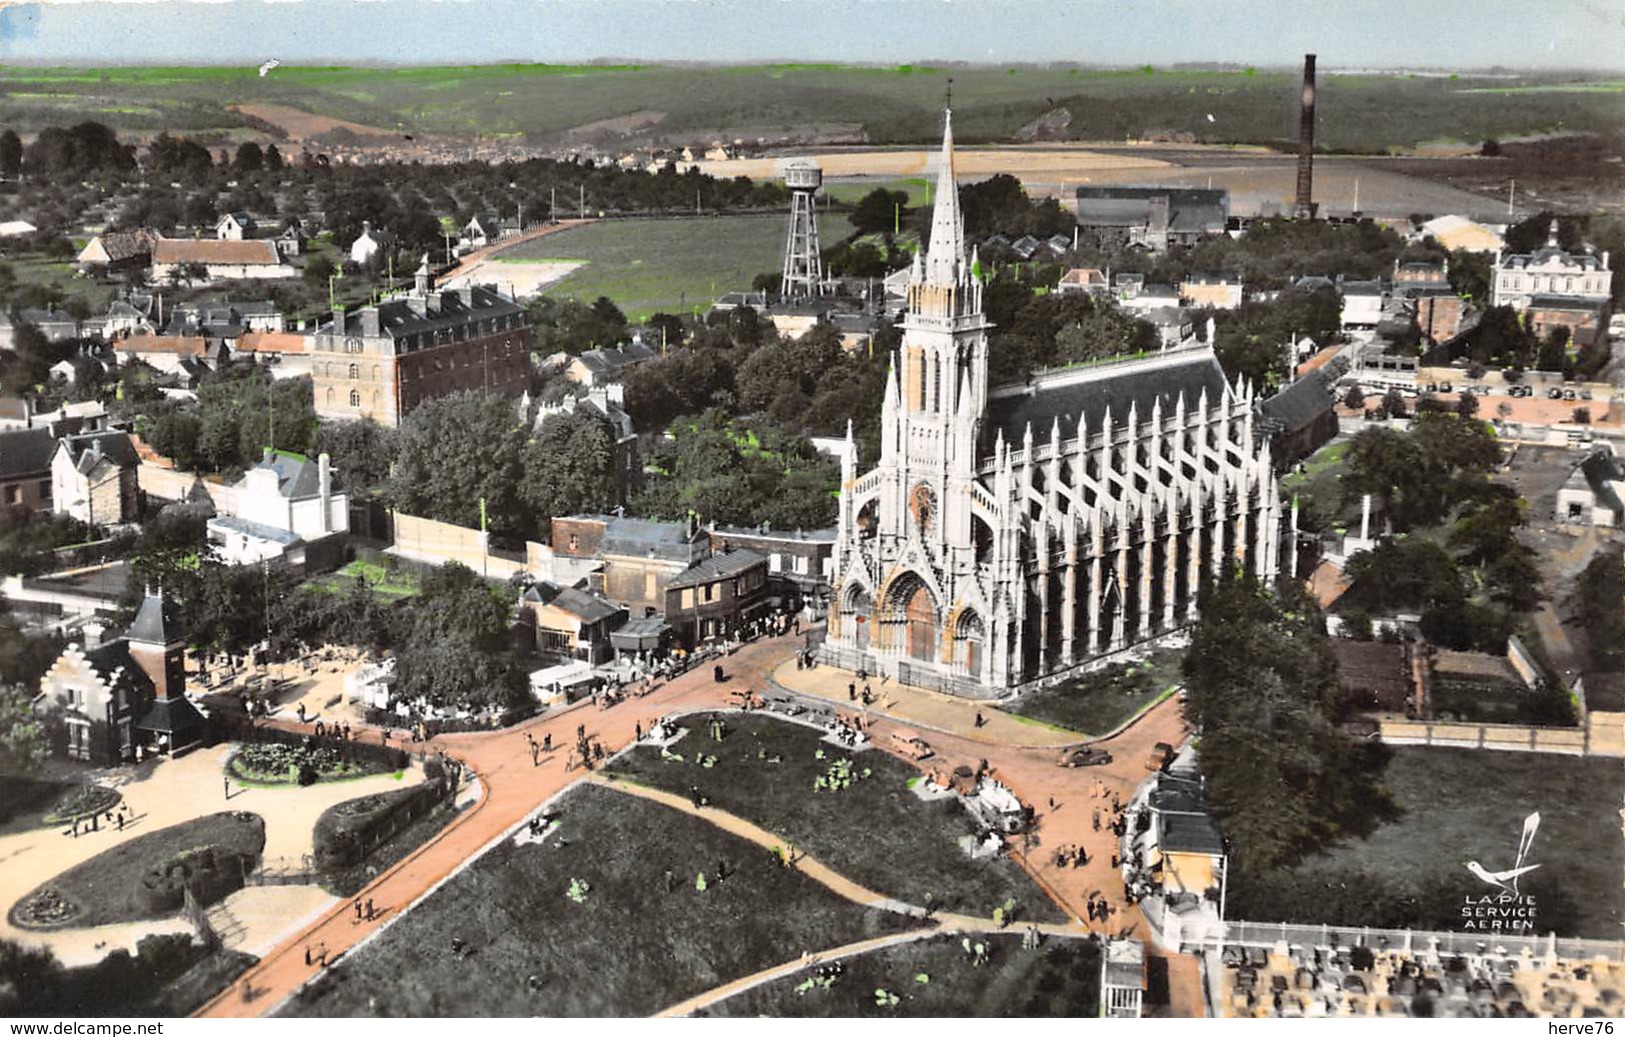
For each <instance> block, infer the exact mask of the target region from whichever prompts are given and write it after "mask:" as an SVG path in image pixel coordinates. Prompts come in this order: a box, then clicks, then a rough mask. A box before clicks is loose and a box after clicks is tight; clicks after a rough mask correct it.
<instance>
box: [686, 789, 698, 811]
mask: <svg viewBox="0 0 1625 1037" xmlns="http://www.w3.org/2000/svg"><path fill="white" fill-rule="evenodd" d="M688 798H689V802H691V803H693V804H694V809H696V810H698V809H699V808H700V787H699V786H698V785H690V786H689V787H688Z"/></svg>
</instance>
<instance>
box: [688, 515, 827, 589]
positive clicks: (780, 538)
mask: <svg viewBox="0 0 1625 1037" xmlns="http://www.w3.org/2000/svg"><path fill="white" fill-rule="evenodd" d="M709 532H710V535H711V553H712V554H722V553H726V552H728V551H739V550H748V551H755V552H756V553H757V554H760V555H765V556H767V579H768V594H769V598H770V600H771V601H772V603H773V604H774V605H777V606H779V607H782V608H788V609H799V608H801V607H802V606H803V605H812V606H814V607H821V606H823V604H824V603H826V602H828V601H829V597H830V594H831V593H832V589H831V587H830V579H831V577H833V576H834V574H835V557H834V555H835V533H836V531H835V530H833V529H773V528H771V527H769V526H767V525H765V524H764V525H761V526H719V525H715V524H712V526H711V527H710V530H709Z"/></svg>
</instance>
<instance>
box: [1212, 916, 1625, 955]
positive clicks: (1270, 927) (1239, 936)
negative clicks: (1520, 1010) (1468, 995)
mask: <svg viewBox="0 0 1625 1037" xmlns="http://www.w3.org/2000/svg"><path fill="white" fill-rule="evenodd" d="M1224 933H1225V935H1224V942H1225V943H1226V944H1234V945H1240V946H1245V947H1273V946H1275V945H1276V944H1278V943H1285V944H1287V946H1289V947H1290V946H1294V945H1296V946H1301V947H1369V948H1372V949H1373V950H1398V949H1400V948H1409V949H1410V951H1411V952H1412V953H1413V954H1423V953H1431V952H1436V953H1438V954H1447V955H1457V954H1462V955H1467V954H1475V955H1483V954H1494V955H1497V956H1506V957H1511V956H1515V955H1521V954H1522V953H1523V952H1524V951H1526V950H1527V951H1528V952H1529V953H1530V954H1532V955H1534V956H1535V957H1537V958H1545V957H1547V956H1548V955H1551V956H1555V957H1557V958H1560V959H1563V960H1565V961H1583V960H1586V959H1590V958H1606V959H1608V960H1609V961H1625V942H1622V941H1618V940H1584V939H1580V938H1579V937H1557V936H1550V935H1548V936H1533V935H1526V936H1520V935H1516V934H1512V933H1470V932H1461V933H1452V932H1432V931H1427V930H1413V929H1371V928H1366V927H1361V928H1348V927H1342V928H1339V927H1337V926H1328V925H1293V924H1291V923H1289V922H1229V923H1226V925H1225V927H1224ZM1188 942H1190V943H1191V944H1192V945H1195V944H1196V943H1197V942H1198V941H1188Z"/></svg>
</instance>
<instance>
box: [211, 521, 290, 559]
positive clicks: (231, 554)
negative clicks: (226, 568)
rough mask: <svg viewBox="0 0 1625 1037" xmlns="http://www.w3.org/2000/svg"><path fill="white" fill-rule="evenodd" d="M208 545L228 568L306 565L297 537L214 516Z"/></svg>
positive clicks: (252, 523)
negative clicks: (263, 564)
mask: <svg viewBox="0 0 1625 1037" xmlns="http://www.w3.org/2000/svg"><path fill="white" fill-rule="evenodd" d="M208 535H209V543H211V544H213V545H214V549H215V551H216V552H218V553H219V555H220V560H221V561H222V562H224V563H226V564H227V565H259V564H261V563H262V562H276V561H282V562H287V563H288V564H289V565H295V566H302V565H304V564H305V541H304V538H303V537H301V536H300V535H299V534H297V533H290V532H288V531H287V530H285V529H277V528H276V527H275V526H267V525H265V524H263V523H260V522H250V521H248V520H247V519H241V518H235V517H233V516H231V515H216V516H215V517H214V518H212V519H210V520H209V522H208Z"/></svg>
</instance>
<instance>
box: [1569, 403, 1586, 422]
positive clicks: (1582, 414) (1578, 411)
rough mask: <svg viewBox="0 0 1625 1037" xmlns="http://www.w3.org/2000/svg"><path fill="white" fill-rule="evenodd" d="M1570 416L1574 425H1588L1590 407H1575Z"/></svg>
mask: <svg viewBox="0 0 1625 1037" xmlns="http://www.w3.org/2000/svg"><path fill="white" fill-rule="evenodd" d="M1570 417H1571V418H1572V419H1573V421H1574V423H1575V424H1576V425H1589V424H1591V408H1590V407H1576V408H1574V413H1573V414H1572V415H1570Z"/></svg>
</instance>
